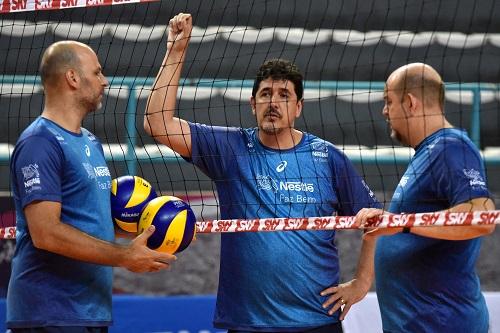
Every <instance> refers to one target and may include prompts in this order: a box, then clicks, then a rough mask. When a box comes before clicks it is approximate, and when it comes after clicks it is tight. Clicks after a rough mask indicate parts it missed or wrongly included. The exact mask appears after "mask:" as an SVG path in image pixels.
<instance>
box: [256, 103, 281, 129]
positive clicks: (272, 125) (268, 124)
mask: <svg viewBox="0 0 500 333" xmlns="http://www.w3.org/2000/svg"><path fill="white" fill-rule="evenodd" d="M269 118H272V119H274V120H281V119H282V118H283V117H282V115H281V114H280V113H279V112H277V111H275V110H273V109H269V110H267V111H266V113H264V118H263V119H262V121H261V123H260V125H259V128H260V130H261V131H263V132H264V133H265V134H269V135H273V134H274V135H277V134H280V133H281V132H283V130H284V128H282V127H277V126H276V125H277V123H276V121H274V120H269Z"/></svg>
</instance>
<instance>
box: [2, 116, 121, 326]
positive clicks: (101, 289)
mask: <svg viewBox="0 0 500 333" xmlns="http://www.w3.org/2000/svg"><path fill="white" fill-rule="evenodd" d="M11 175H12V190H13V193H14V202H15V207H16V219H17V235H16V239H17V244H16V251H15V254H14V258H13V260H12V275H11V278H10V283H9V289H8V293H7V327H10V328H19V327H37V326H38V327H39V326H106V325H110V324H111V291H112V268H111V267H107V266H101V265H95V264H90V263H85V262H82V261H78V260H73V259H70V258H68V257H64V256H61V255H58V254H55V253H52V252H48V251H45V250H40V249H37V248H35V247H34V246H33V242H32V240H31V236H30V233H29V230H28V226H27V223H26V219H25V216H24V212H23V209H24V207H26V205H28V204H30V203H32V202H34V201H54V202H60V203H61V205H62V210H61V220H62V221H63V223H67V224H69V225H71V226H73V227H75V228H77V229H79V230H81V231H83V232H85V233H87V234H89V235H92V236H94V237H96V238H99V239H102V240H105V241H113V240H114V228H113V223H112V220H111V213H110V211H111V209H110V195H109V193H110V192H109V191H110V184H111V177H110V173H109V170H108V167H107V166H106V161H105V160H104V154H103V151H102V146H101V144H100V143H99V141H98V140H97V139H96V137H95V136H94V135H93V134H91V133H90V132H88V131H87V130H85V129H83V128H82V133H81V134H75V133H71V132H68V131H66V130H65V129H63V128H61V127H59V126H58V125H56V124H55V123H53V122H51V121H50V120H47V119H44V118H42V117H39V118H37V119H36V120H35V121H34V122H33V123H32V124H31V125H30V126H29V127H28V128H27V129H26V130H25V131H24V132H23V133H22V134H21V136H20V138H19V140H18V142H17V144H16V148H15V149H14V153H13V155H12V160H11Z"/></svg>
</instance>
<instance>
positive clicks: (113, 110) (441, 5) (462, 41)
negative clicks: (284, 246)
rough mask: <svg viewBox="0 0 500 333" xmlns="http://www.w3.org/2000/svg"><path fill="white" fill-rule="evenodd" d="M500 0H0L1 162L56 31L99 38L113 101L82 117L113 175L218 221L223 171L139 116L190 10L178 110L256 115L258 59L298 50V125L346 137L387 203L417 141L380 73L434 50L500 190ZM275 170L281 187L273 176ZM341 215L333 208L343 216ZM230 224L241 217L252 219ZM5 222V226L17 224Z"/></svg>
mask: <svg viewBox="0 0 500 333" xmlns="http://www.w3.org/2000/svg"><path fill="white" fill-rule="evenodd" d="M114 4H121V5H114ZM499 7H500V6H499V5H498V4H497V3H496V2H495V1H485V2H479V1H473V2H468V3H462V2H456V1H442V2H427V1H411V2H405V3H391V4H390V5H389V4H388V3H384V4H382V3H380V2H377V1H368V2H367V3H363V4H361V3H358V2H351V1H335V2H331V1H312V0H311V1H283V0H267V1H264V0H253V1H208V2H207V1H189V2H188V3H186V2H183V1H139V0H137V1H116V0H112V1H111V0H110V1H108V0H102V1H98V0H96V1H88V0H87V1H81V0H75V1H62V0H61V1H55V0H53V1H30V0H19V1H17V0H3V2H2V7H1V12H2V14H1V15H0V58H1V59H2V60H3V61H2V63H1V64H0V71H1V75H0V94H1V95H0V96H1V99H2V102H1V103H0V108H1V111H0V161H1V162H0V163H1V165H0V168H1V172H2V174H3V175H8V173H9V170H8V162H9V160H10V156H11V153H12V150H13V147H14V144H15V142H16V140H17V138H18V136H19V134H20V133H21V132H22V130H23V129H24V128H26V126H28V124H29V123H30V122H32V121H33V120H34V119H35V118H36V117H37V116H38V115H39V114H40V113H41V111H42V108H43V92H42V88H41V85H40V81H39V78H38V70H37V68H38V64H39V62H40V57H41V54H42V53H43V51H44V50H45V49H46V48H47V46H48V45H50V44H51V43H53V42H54V41H58V40H65V39H74V40H78V41H80V42H83V43H87V44H88V45H90V46H91V47H92V48H93V49H94V50H95V51H96V53H97V54H98V57H99V60H100V62H101V64H102V65H103V69H104V73H105V75H106V76H107V77H108V79H109V81H110V86H109V88H108V89H107V90H106V96H105V99H104V101H103V108H102V109H101V110H99V111H97V112H96V113H94V114H92V115H89V116H88V117H87V119H85V121H84V124H83V126H84V127H85V128H87V129H89V130H90V131H91V132H93V133H94V134H96V136H97V137H99V138H100V139H101V141H102V143H103V148H104V151H105V155H106V158H107V160H108V164H109V167H110V171H111V174H112V176H113V177H118V176H122V175H126V174H132V175H139V176H141V177H143V178H145V179H147V180H148V181H149V182H150V183H151V184H152V185H153V187H154V188H155V189H157V191H158V192H160V193H163V194H168V195H175V196H178V197H180V198H183V199H185V200H186V201H187V202H189V203H190V205H191V206H192V208H193V210H194V211H195V213H196V215H197V217H198V220H199V223H200V224H199V225H198V227H199V230H200V226H201V225H203V224H201V223H206V222H207V221H209V222H215V221H220V220H219V218H220V214H219V210H218V207H219V206H218V205H219V202H218V197H217V193H216V190H215V185H214V183H213V182H212V181H211V180H210V179H209V178H208V177H207V176H206V175H205V174H203V173H202V172H200V171H199V170H198V169H197V168H196V167H194V166H193V165H191V164H189V163H187V162H186V161H185V160H184V159H183V158H181V157H180V156H179V155H178V154H176V153H175V152H173V151H172V150H170V149H169V148H167V147H165V146H163V145H160V144H158V143H156V142H155V140H154V139H153V138H151V137H150V136H149V135H148V134H146V133H145V131H144V129H143V114H144V109H145V107H146V101H147V97H148V95H149V93H150V89H151V84H152V82H153V78H154V76H155V75H156V73H157V71H158V69H159V68H160V64H161V61H162V59H163V56H164V53H165V48H166V38H167V37H166V35H167V34H166V32H167V30H166V26H167V23H168V20H169V19H170V18H171V17H173V15H175V14H177V13H178V12H189V13H191V14H192V15H193V22H194V28H193V32H192V37H191V42H190V46H189V49H188V52H187V56H186V61H185V64H184V68H183V71H182V79H181V84H180V87H179V90H178V105H177V110H176V115H177V116H178V117H179V118H182V119H186V120H189V121H192V122H198V123H203V124H209V125H217V126H234V127H242V128H249V127H254V126H256V119H255V117H254V116H253V114H252V112H251V109H250V105H249V98H250V96H251V90H252V86H253V79H254V78H255V74H256V72H257V69H258V67H259V66H260V65H261V64H262V63H263V62H264V61H265V60H267V59H271V58H285V59H289V60H291V61H293V62H294V63H295V64H297V65H298V67H299V68H300V70H301V72H302V74H303V76H304V80H305V81H304V85H305V90H304V111H303V115H302V116H301V117H300V118H299V119H297V121H296V124H295V125H296V127H297V128H298V129H300V130H303V131H306V132H309V133H312V134H315V135H317V136H318V137H320V138H322V139H325V140H327V141H329V142H332V143H333V144H335V145H336V146H337V147H338V148H339V149H341V150H342V151H343V152H344V153H345V154H346V155H347V156H348V158H349V159H350V160H351V161H352V162H353V163H354V164H355V166H356V168H357V169H358V172H359V173H360V174H361V176H362V177H363V178H364V179H365V180H366V183H367V184H369V186H370V188H372V189H373V190H374V191H375V194H376V196H377V198H378V199H379V200H380V201H381V202H383V203H387V202H389V201H390V198H391V196H392V191H393V190H394V188H395V187H396V185H397V183H398V182H399V179H400V177H401V175H402V174H403V172H404V170H405V167H406V165H407V163H408V161H409V160H410V158H411V157H412V155H413V150H412V149H410V148H406V147H402V146H400V145H399V144H398V143H397V142H395V141H393V140H392V139H391V138H390V136H389V132H388V128H387V122H386V119H385V117H384V116H383V115H382V109H383V105H384V100H383V90H384V81H385V80H386V79H387V77H388V75H389V74H390V73H391V72H392V71H393V70H394V69H396V68H398V67H399V66H401V65H404V64H407V63H410V62H424V63H427V64H429V65H431V66H433V67H434V68H435V69H436V70H437V71H438V72H439V73H440V74H441V75H442V77H443V79H444V81H445V82H446V89H447V92H446V100H445V110H446V115H447V118H448V119H449V120H450V122H451V123H452V124H453V125H455V126H457V127H461V128H464V129H466V130H467V131H468V132H469V135H470V137H471V139H472V140H473V142H474V143H475V144H476V145H477V146H478V147H479V149H480V151H481V154H482V157H483V159H484V161H485V165H486V169H487V173H488V177H489V178H490V181H489V183H490V186H492V192H493V194H494V195H497V194H496V193H498V192H500V189H499V188H496V187H495V185H494V184H496V183H498V181H497V180H498V179H499V178H500V168H499V167H498V166H499V165H500V134H499V133H500V116H499V113H498V109H499V107H500V91H499V85H498V77H499V74H500V62H498V61H497V60H498V54H500V28H499V26H498V25H495V24H494V22H495V17H497V16H498V14H500V8H499ZM63 8H64V9H63ZM47 9H55V10H47ZM427 13H433V15H427ZM261 176H262V177H267V175H261ZM262 177H261V178H260V180H262V179H263V178H262ZM254 181H255V182H256V183H257V182H258V181H259V179H257V178H256V179H254ZM291 181H293V182H298V183H299V185H300V184H302V183H305V184H307V181H306V180H304V179H292V180H291ZM268 182H269V183H270V186H272V179H268ZM0 190H1V191H3V192H4V193H6V194H9V193H10V190H11V189H10V183H9V177H2V180H1V181H0ZM287 191H290V189H289V188H287ZM288 197H291V195H289V196H288ZM243 204H245V203H243ZM280 204H287V205H291V204H293V203H290V202H287V203H280ZM488 214H490V213H488ZM4 216H7V217H5V218H3V217H4ZM443 216H444V215H443ZM346 218H349V217H346ZM7 219H8V220H9V221H11V220H12V215H5V214H4V215H2V225H3V227H4V228H6V227H9V223H10V222H4V220H7ZM301 219H302V220H304V219H306V220H308V219H316V218H311V217H308V216H303V217H302V218H301ZM301 219H299V220H301ZM318 219H325V218H324V217H318ZM339 219H340V217H332V218H331V220H332V221H335V222H332V223H333V224H334V225H337V224H335V223H337V222H338V221H339ZM264 220H265V219H256V220H255V221H264ZM245 221H246V220H245ZM280 221H281V220H280ZM443 221H445V220H443ZM474 221H475V220H474ZM488 221H489V220H488ZM495 221H496V220H495ZM217 223H219V222H216V223H215V224H214V225H217ZM232 223H233V222H232ZM238 223H239V224H238ZM245 223H246V222H245ZM280 223H281V222H280ZM494 223H496V222H494ZM205 225H206V224H205ZM246 225H248V224H246ZM255 225H259V226H263V225H265V222H259V223H256V224H255ZM283 225H286V224H283ZM231 226H232V227H231V228H233V227H234V228H236V229H234V230H240V229H241V230H243V229H244V227H242V222H235V223H233V224H231ZM238 228H240V229H238ZM252 228H253V227H252ZM252 228H250V229H252ZM259 228H261V227H259ZM283 228H285V227H283ZM332 228H343V225H337V226H336V227H332ZM209 229H210V230H214V229H213V228H209ZM3 230H6V231H5V232H4V234H5V235H7V234H10V232H11V231H10V230H13V229H3ZM7 230H9V231H8V232H7ZM207 230H208V229H207ZM258 230H263V229H258ZM283 230H285V229H283Z"/></svg>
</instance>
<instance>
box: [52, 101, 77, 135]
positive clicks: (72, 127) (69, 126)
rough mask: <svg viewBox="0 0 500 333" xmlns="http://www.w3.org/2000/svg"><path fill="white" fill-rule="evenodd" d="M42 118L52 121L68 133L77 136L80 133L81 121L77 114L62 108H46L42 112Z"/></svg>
mask: <svg viewBox="0 0 500 333" xmlns="http://www.w3.org/2000/svg"><path fill="white" fill-rule="evenodd" d="M42 117H43V118H46V119H49V120H51V121H53V122H54V123H56V124H57V125H59V126H61V127H62V128H64V129H65V130H68V131H70V132H73V133H78V134H79V133H80V132H81V125H82V120H83V119H82V117H80V116H79V115H78V114H76V113H74V112H72V110H68V109H62V108H58V109H54V108H52V107H47V106H46V107H45V109H44V110H43V112H42Z"/></svg>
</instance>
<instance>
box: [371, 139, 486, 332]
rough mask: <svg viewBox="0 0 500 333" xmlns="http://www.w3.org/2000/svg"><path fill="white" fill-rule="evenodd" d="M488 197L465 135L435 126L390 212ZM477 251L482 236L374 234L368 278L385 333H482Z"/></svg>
mask: <svg viewBox="0 0 500 333" xmlns="http://www.w3.org/2000/svg"><path fill="white" fill-rule="evenodd" d="M489 196H490V194H489V192H488V189H487V187H486V178H485V170H484V165H483V162H482V159H481V156H480V155H479V152H478V150H477V148H476V147H475V146H474V144H473V143H472V142H471V141H470V139H469V138H468V137H467V134H466V133H465V132H464V131H461V130H458V129H441V130H439V131H437V132H436V133H434V134H432V135H431V136H429V137H427V138H426V139H425V140H424V141H423V142H422V143H421V144H420V145H419V146H418V147H416V149H415V155H414V157H413V158H412V160H411V162H410V164H409V165H408V169H407V170H406V172H405V174H404V175H403V177H401V180H400V182H399V185H398V186H397V188H396V190H395V192H394V196H393V198H392V201H391V205H390V208H389V211H390V212H392V213H396V214H398V213H423V212H435V211H440V210H444V209H447V208H450V207H453V206H455V205H458V204H460V203H463V202H466V201H469V200H471V199H474V198H479V197H489ZM480 246H481V238H474V239H471V240H463V241H449V240H440V239H434V238H427V237H422V236H418V235H414V234H396V235H393V236H384V237H380V238H379V239H378V241H377V248H376V255H375V273H376V287H377V297H378V301H379V304H380V311H381V314H382V323H383V328H384V331H387V332H422V333H425V332H440V333H441V332H442V333H446V332H450V333H460V332H463V333H474V332H478V333H484V332H487V331H488V310H487V308H486V304H485V301H484V297H483V295H482V294H481V289H480V284H479V278H478V276H477V274H476V271H475V264H476V260H477V257H478V255H479V250H480Z"/></svg>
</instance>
